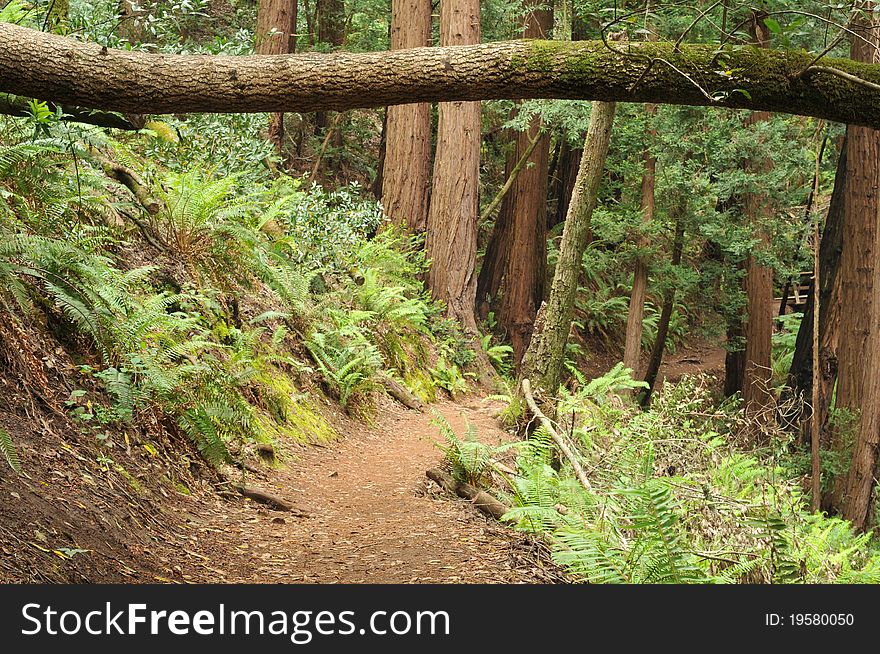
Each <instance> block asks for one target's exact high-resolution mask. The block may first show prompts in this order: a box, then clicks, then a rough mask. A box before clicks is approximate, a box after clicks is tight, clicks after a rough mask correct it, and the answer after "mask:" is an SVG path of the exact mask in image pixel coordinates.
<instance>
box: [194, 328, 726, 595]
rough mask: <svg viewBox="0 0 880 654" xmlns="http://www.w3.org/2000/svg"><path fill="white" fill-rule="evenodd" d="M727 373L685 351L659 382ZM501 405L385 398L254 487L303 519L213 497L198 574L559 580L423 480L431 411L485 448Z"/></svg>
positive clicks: (432, 452)
mask: <svg viewBox="0 0 880 654" xmlns="http://www.w3.org/2000/svg"><path fill="white" fill-rule="evenodd" d="M723 369H724V349H723V348H721V347H719V346H718V345H717V344H712V343H708V342H699V343H692V344H689V346H688V347H687V348H684V349H682V350H680V351H679V352H678V353H676V354H675V355H673V356H670V357H669V358H668V362H667V363H666V364H665V365H664V367H663V369H662V371H661V378H662V377H666V378H668V379H670V380H677V379H680V378H681V376H682V375H685V374H695V373H699V372H705V373H710V374H711V373H715V372H719V371H720V372H723ZM501 408H502V405H500V404H499V403H493V402H491V401H489V400H485V399H481V398H480V397H478V396H474V397H471V398H467V399H465V400H463V401H462V402H461V403H454V402H449V401H447V402H442V403H440V404H436V405H433V406H432V407H429V408H428V410H427V411H426V412H425V413H419V412H416V411H411V410H407V409H404V408H403V407H401V406H400V405H397V404H395V403H393V402H391V401H390V400H387V401H385V402H384V404H383V406H382V407H381V408H380V411H379V417H378V419H377V422H376V424H375V425H373V426H372V427H367V426H358V425H355V424H354V423H350V424H351V426H352V427H353V429H354V432H353V433H348V434H346V437H345V439H344V440H342V441H339V442H337V443H335V444H333V445H331V446H328V447H326V448H316V447H311V448H307V449H305V450H298V451H296V452H295V453H293V454H292V455H291V454H288V458H289V459H292V460H289V462H288V463H287V464H286V465H284V466H282V467H279V468H276V469H272V470H269V471H268V472H267V473H266V474H264V475H262V479H259V480H256V481H253V483H256V484H257V485H261V486H262V487H264V488H266V489H267V490H269V491H271V492H273V493H277V494H279V495H281V496H282V497H285V498H287V499H289V500H291V501H293V502H294V503H295V504H296V505H297V507H298V508H300V509H302V510H303V511H305V512H306V513H307V514H308V516H307V517H292V516H291V514H285V513H280V512H276V511H272V510H270V509H267V508H265V507H263V506H261V505H258V504H254V503H251V502H246V503H245V504H244V505H238V506H236V505H230V504H229V503H228V502H224V501H222V500H219V499H218V500H217V501H216V503H215V505H214V507H213V508H212V509H211V510H209V511H207V512H205V514H204V515H202V516H201V517H200V518H199V519H198V520H197V521H196V522H195V523H193V524H192V527H193V534H198V541H199V542H200V543H201V546H202V547H201V548H200V549H203V550H204V551H206V552H211V553H212V556H211V558H212V559H213V560H214V562H213V563H211V564H210V565H208V564H205V565H204V566H203V568H204V569H205V570H206V572H207V573H208V574H209V577H211V580H212V581H219V582H236V583H247V582H250V583H253V582H280V583H542V582H549V583H552V582H556V581H560V580H562V579H563V578H564V575H563V573H562V572H561V571H560V570H559V569H557V568H556V566H554V565H553V564H552V562H550V561H549V557H548V556H547V552H546V550H545V549H544V548H543V547H542V546H540V545H539V544H538V543H536V542H535V541H533V540H532V539H531V538H529V537H527V536H524V535H521V534H517V533H516V532H514V531H512V530H511V529H509V528H506V527H504V526H501V525H499V524H498V523H495V522H493V521H491V520H489V519H487V518H485V517H484V516H483V515H482V514H480V513H478V512H477V511H476V509H474V508H473V507H472V506H470V505H469V503H468V502H466V501H464V500H458V499H455V498H452V497H450V496H449V495H448V494H446V493H444V492H443V491H441V490H440V489H439V488H438V487H437V486H436V485H434V483H433V482H431V481H429V480H428V479H426V477H425V471H426V470H427V469H428V468H432V467H437V466H439V465H440V463H441V459H442V452H441V451H440V449H439V448H438V447H437V446H436V442H437V441H438V440H439V439H440V433H439V430H438V428H437V427H436V426H435V425H434V424H433V423H432V413H433V412H437V413H439V414H441V415H442V416H443V417H445V418H446V419H447V420H448V421H449V423H450V424H451V425H452V426H453V428H454V429H455V430H456V432H457V433H459V434H463V433H464V431H465V429H466V424H467V422H470V423H473V424H474V425H475V426H476V427H477V433H478V435H479V437H480V439H481V440H482V441H484V442H488V443H499V442H503V441H505V440H509V439H510V435H509V434H507V433H505V432H504V431H503V430H502V429H501V428H500V427H499V424H498V421H497V420H496V418H495V416H496V415H497V413H498V411H499V410H500V409H501ZM249 483H250V481H249ZM218 552H223V555H222V556H217V553H218Z"/></svg>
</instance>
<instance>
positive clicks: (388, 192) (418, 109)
mask: <svg viewBox="0 0 880 654" xmlns="http://www.w3.org/2000/svg"><path fill="white" fill-rule="evenodd" d="M430 42H431V0H393V2H392V6H391V49H392V50H399V49H404V48H417V47H421V46H427V45H430ZM385 120H386V124H387V127H386V139H385V163H384V166H383V176H382V205H383V206H384V208H385V213H386V214H387V215H388V216H389V217H390V218H391V222H392V224H394V225H398V226H400V227H404V228H406V229H407V230H408V231H409V232H412V233H420V232H424V231H425V226H426V224H427V221H428V198H429V192H430V184H431V105H429V104H427V103H419V104H405V105H398V106H393V107H388V108H387V109H386V112H385Z"/></svg>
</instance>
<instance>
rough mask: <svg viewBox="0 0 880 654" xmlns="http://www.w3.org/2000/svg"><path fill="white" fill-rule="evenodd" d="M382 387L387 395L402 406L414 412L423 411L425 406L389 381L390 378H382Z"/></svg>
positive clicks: (392, 381)
mask: <svg viewBox="0 0 880 654" xmlns="http://www.w3.org/2000/svg"><path fill="white" fill-rule="evenodd" d="M382 385H383V386H384V387H385V390H386V391H388V394H389V395H390V396H391V397H393V398H394V399H395V400H397V401H398V402H400V403H401V404H402V405H403V406H405V407H408V408H410V409H413V410H414V411H424V409H425V405H424V404H422V403H421V401H420V400H419V398H417V397H416V396H415V395H413V394H412V393H410V392H409V391H408V390H407V389H406V388H404V387H403V386H401V385H400V384H398V383H397V382H396V381H394V380H393V379H391V377H385V376H383V377H382Z"/></svg>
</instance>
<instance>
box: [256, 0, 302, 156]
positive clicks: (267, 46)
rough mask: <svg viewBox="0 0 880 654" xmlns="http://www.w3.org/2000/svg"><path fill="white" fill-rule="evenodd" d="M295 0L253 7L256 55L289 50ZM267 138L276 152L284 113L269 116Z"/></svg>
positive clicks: (274, 0)
mask: <svg viewBox="0 0 880 654" xmlns="http://www.w3.org/2000/svg"><path fill="white" fill-rule="evenodd" d="M296 9H297V0H260V4H259V7H258V8H257V26H256V29H255V30H254V49H255V51H256V53H257V54H263V55H275V54H287V53H288V52H293V51H294V48H295V47H296V39H295V37H294V34H295V33H296ZM267 138H268V140H269V141H271V143H272V144H273V145H274V146H275V150H276V151H277V152H278V154H281V149H282V146H283V142H284V114H282V113H279V112H275V113H273V114H272V115H271V116H270V117H269V129H268V133H267Z"/></svg>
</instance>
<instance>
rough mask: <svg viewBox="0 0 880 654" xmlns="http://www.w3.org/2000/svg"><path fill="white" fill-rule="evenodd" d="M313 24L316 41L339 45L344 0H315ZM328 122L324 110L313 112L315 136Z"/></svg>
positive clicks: (334, 46) (343, 31)
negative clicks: (314, 25)
mask: <svg viewBox="0 0 880 654" xmlns="http://www.w3.org/2000/svg"><path fill="white" fill-rule="evenodd" d="M315 24H316V31H317V35H316V36H317V41H318V43H323V44H325V45H329V46H330V47H332V48H333V49H334V50H335V49H337V48H339V47H341V46H342V44H343V43H344V42H345V0H315ZM329 123H330V121H329V118H328V115H327V112H326V111H317V112H315V136H319V135H320V134H321V133H322V132H323V131H324V130H325V129H327V128H328V125H329ZM336 133H337V135H339V134H341V133H342V132H341V131H339V130H337V132H336ZM336 144H337V145H338V142H337V143H336Z"/></svg>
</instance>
